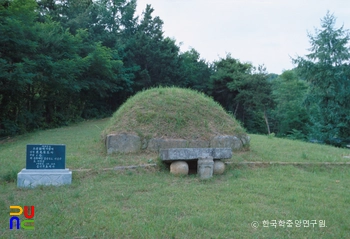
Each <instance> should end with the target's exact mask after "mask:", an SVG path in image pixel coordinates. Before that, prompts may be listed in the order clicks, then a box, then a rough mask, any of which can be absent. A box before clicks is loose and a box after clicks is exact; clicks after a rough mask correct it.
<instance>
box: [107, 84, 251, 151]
mask: <svg viewBox="0 0 350 239" xmlns="http://www.w3.org/2000/svg"><path fill="white" fill-rule="evenodd" d="M110 134H132V135H136V136H138V137H140V139H141V140H143V143H142V146H141V148H143V149H145V148H147V145H144V144H147V142H146V141H147V140H148V141H149V140H150V139H155V138H157V139H182V140H188V141H191V140H203V141H207V142H210V140H212V139H213V138H214V137H216V136H220V135H221V136H223V135H226V136H227V135H230V136H236V137H238V138H239V139H241V138H242V137H247V136H246V133H245V130H244V129H243V128H242V127H241V125H240V124H239V123H238V122H237V120H235V118H234V117H233V116H232V115H230V114H228V113H227V112H226V111H225V110H224V109H223V108H222V107H221V105H219V104H218V103H217V102H215V101H214V100H213V99H212V98H210V97H208V96H206V95H205V94H203V93H199V92H196V91H193V90H189V89H181V88H175V87H169V88H168V87H166V88H163V87H159V88H153V89H150V90H145V91H142V92H139V93H137V94H136V95H135V96H133V97H131V98H129V99H128V100H127V101H126V102H125V103H124V104H123V105H122V106H121V107H120V108H119V109H118V111H117V112H115V113H114V115H113V117H112V118H111V120H110V122H109V124H108V125H107V127H106V129H105V130H104V131H103V134H102V136H103V138H106V137H107V135H110ZM243 141H244V140H243ZM145 142H146V143H145ZM243 145H244V142H243ZM208 146H209V145H208ZM107 147H108V146H107Z"/></svg>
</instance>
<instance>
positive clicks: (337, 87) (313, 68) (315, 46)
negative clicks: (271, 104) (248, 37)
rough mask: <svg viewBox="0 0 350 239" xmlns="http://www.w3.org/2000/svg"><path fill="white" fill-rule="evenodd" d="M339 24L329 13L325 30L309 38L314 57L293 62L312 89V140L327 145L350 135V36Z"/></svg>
mask: <svg viewBox="0 0 350 239" xmlns="http://www.w3.org/2000/svg"><path fill="white" fill-rule="evenodd" d="M335 23H336V18H335V17H334V15H333V14H330V13H329V12H327V14H326V16H325V17H324V18H323V19H322V20H321V29H315V34H314V35H313V34H310V33H309V34H308V36H309V39H310V44H311V48H310V49H309V50H310V54H308V55H306V57H304V58H303V57H297V58H296V59H294V60H293V62H294V63H296V64H297V65H298V71H299V73H300V75H301V77H302V78H303V79H306V81H307V82H308V83H309V86H310V89H309V92H308V94H307V98H306V104H307V106H308V109H309V110H310V112H311V120H312V123H313V125H312V128H311V129H312V133H311V134H310V137H312V138H317V139H319V140H323V141H326V142H327V141H328V142H329V141H330V140H332V138H334V137H343V138H345V137H349V134H350V104H349V102H350V94H349V92H350V79H349V76H350V75H349V59H350V52H349V48H348V46H347V44H348V42H349V39H350V34H349V31H347V30H344V28H343V26H342V27H340V28H336V27H335Z"/></svg>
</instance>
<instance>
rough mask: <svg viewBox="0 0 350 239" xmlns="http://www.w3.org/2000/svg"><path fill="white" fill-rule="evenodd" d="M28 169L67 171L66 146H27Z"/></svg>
mask: <svg viewBox="0 0 350 239" xmlns="http://www.w3.org/2000/svg"><path fill="white" fill-rule="evenodd" d="M26 156H27V157H26V169H65V168H66V145H64V144H51V145H49V144H27V155H26Z"/></svg>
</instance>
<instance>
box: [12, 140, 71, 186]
mask: <svg viewBox="0 0 350 239" xmlns="http://www.w3.org/2000/svg"><path fill="white" fill-rule="evenodd" d="M71 183H72V171H70V170H69V169H68V168H66V145H64V144H53V145H48V144H28V145H27V151H26V168H25V169H22V170H21V172H19V173H18V175H17V187H36V186H38V185H56V186H58V185H63V184H71Z"/></svg>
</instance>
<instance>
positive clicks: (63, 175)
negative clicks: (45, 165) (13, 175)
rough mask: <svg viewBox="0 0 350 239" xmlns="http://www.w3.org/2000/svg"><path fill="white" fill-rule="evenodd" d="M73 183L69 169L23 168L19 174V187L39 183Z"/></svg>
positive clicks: (33, 185)
mask: <svg viewBox="0 0 350 239" xmlns="http://www.w3.org/2000/svg"><path fill="white" fill-rule="evenodd" d="M71 183H72V171H70V170H69V169H22V170H21V172H19V173H18V174H17V187H19V188H28V187H36V186H39V185H45V186H48V185H54V186H59V185H64V184H71Z"/></svg>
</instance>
